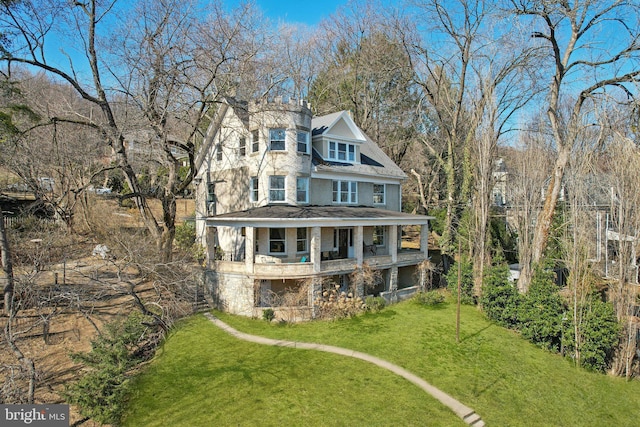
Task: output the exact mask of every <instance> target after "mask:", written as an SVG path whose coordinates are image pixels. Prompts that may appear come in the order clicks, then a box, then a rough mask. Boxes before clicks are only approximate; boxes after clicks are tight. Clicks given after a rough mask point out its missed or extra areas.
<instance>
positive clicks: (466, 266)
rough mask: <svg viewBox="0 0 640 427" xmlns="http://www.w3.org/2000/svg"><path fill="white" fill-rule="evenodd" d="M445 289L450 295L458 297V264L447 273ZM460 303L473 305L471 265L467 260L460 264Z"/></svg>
mask: <svg viewBox="0 0 640 427" xmlns="http://www.w3.org/2000/svg"><path fill="white" fill-rule="evenodd" d="M447 289H449V292H451V294H452V295H456V297H457V295H458V262H456V263H454V264H453V266H452V267H451V268H450V269H449V271H448V272H447ZM460 301H461V302H462V303H463V304H475V303H476V301H475V298H474V296H473V265H472V264H471V262H470V261H469V260H467V259H463V260H462V263H461V264H460Z"/></svg>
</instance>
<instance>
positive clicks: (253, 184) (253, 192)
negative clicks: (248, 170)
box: [249, 176, 258, 202]
mask: <svg viewBox="0 0 640 427" xmlns="http://www.w3.org/2000/svg"><path fill="white" fill-rule="evenodd" d="M249 200H251V201H252V202H257V201H258V177H257V176H253V177H251V181H250V182H249Z"/></svg>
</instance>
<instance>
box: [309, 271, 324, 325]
mask: <svg viewBox="0 0 640 427" xmlns="http://www.w3.org/2000/svg"><path fill="white" fill-rule="evenodd" d="M321 296H322V278H320V277H314V278H313V279H312V280H311V286H309V307H311V317H312V318H316V317H317V313H318V308H317V307H316V304H315V302H316V301H317V300H318V299H319V298H320V297H321Z"/></svg>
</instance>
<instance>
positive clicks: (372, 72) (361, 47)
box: [309, 2, 417, 164]
mask: <svg viewBox="0 0 640 427" xmlns="http://www.w3.org/2000/svg"><path fill="white" fill-rule="evenodd" d="M403 19H404V18H403V17H401V16H398V14H397V13H396V12H395V11H394V10H393V9H392V8H390V7H386V8H383V7H382V6H381V5H379V4H378V3H375V2H367V3H364V2H354V3H350V4H349V7H347V8H344V9H342V10H339V11H338V12H337V13H336V14H334V15H333V16H331V17H330V18H329V19H328V20H326V21H324V22H323V23H322V24H321V29H320V31H319V34H318V36H317V37H316V40H315V42H316V45H317V47H316V52H317V56H318V57H319V58H321V59H320V61H319V63H318V64H317V67H318V71H317V72H316V76H315V79H314V81H313V83H312V85H311V87H310V91H309V99H310V101H311V105H312V108H313V109H314V112H315V113H317V114H327V113H329V112H334V111H336V110H349V111H351V113H352V115H353V118H354V121H355V122H356V123H357V124H358V126H359V127H360V128H361V129H362V130H363V131H364V132H365V133H366V134H367V135H369V136H370V137H371V138H373V139H374V140H375V141H376V142H377V143H378V144H379V145H380V146H381V148H382V149H383V150H384V151H385V152H386V153H387V154H388V155H389V157H391V158H392V159H393V160H394V161H395V162H396V163H398V164H402V161H403V159H404V158H405V156H406V154H407V152H408V149H409V147H410V145H411V144H412V142H413V141H414V140H415V133H416V132H415V126H413V121H414V120H415V119H416V114H417V113H416V102H417V96H416V91H415V88H414V87H413V82H412V76H413V70H412V69H411V64H410V62H409V58H408V56H407V53H406V51H405V50H404V48H403V45H402V42H401V39H399V38H398V33H397V32H395V31H394V27H398V26H401V24H400V23H399V22H401V21H403Z"/></svg>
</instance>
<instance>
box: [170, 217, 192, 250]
mask: <svg viewBox="0 0 640 427" xmlns="http://www.w3.org/2000/svg"><path fill="white" fill-rule="evenodd" d="M174 239H175V242H176V246H178V248H180V249H182V250H183V251H185V252H187V251H189V250H191V248H192V247H193V245H194V243H195V242H196V224H195V223H194V222H183V223H182V224H180V225H178V226H176V235H175V238H174Z"/></svg>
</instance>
